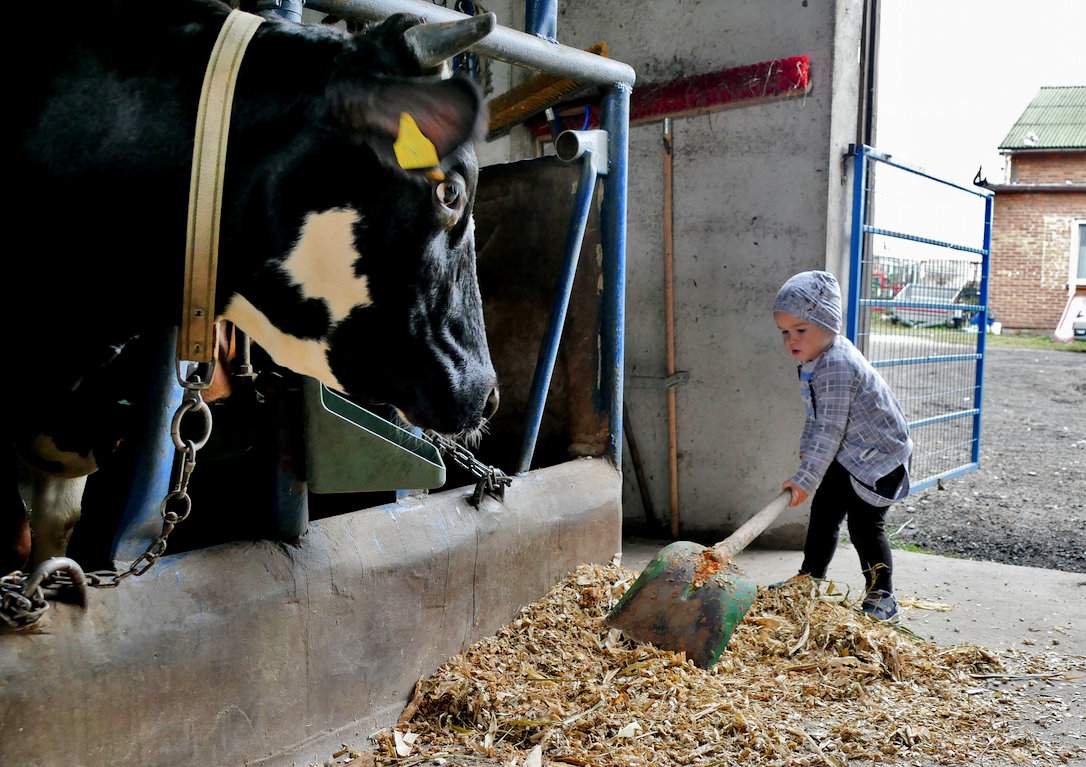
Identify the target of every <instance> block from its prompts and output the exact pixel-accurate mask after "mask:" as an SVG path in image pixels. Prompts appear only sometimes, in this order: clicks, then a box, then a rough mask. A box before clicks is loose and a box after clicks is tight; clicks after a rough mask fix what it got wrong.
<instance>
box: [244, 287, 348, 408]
mask: <svg viewBox="0 0 1086 767" xmlns="http://www.w3.org/2000/svg"><path fill="white" fill-rule="evenodd" d="M223 319H227V320H230V321H231V322H233V323H234V324H235V325H237V326H238V327H239V328H241V329H242V330H244V331H245V332H246V333H248V334H249V335H250V336H252V338H253V340H254V341H256V342H257V343H258V344H260V345H261V346H262V347H263V348H264V351H266V352H267V353H268V354H269V355H271V358H272V359H273V360H275V363H276V364H277V365H282V366H283V367H285V368H290V369H291V370H293V371H294V372H295V373H300V374H302V375H307V376H312V377H313V378H316V379H317V380H318V381H320V382H321V383H323V384H326V385H327V386H330V387H332V388H333V389H339V390H340V391H342V390H343V387H342V386H340V384H339V381H337V380H336V377H335V376H334V375H332V368H331V367H330V366H329V364H328V341H326V340H320V341H317V340H314V339H308V338H298V337H297V336H292V335H288V334H287V333H284V332H283V331H282V330H280V329H279V328H277V327H275V325H273V324H272V323H271V320H269V319H268V318H267V317H266V316H265V315H264V313H263V312H262V311H260V310H259V309H257V308H256V307H255V306H253V305H252V304H251V303H249V300H248V299H247V298H245V297H244V296H242V295H241V294H239V293H235V294H234V296H233V297H232V298H231V299H230V304H229V305H228V306H227V307H226V311H225V312H223Z"/></svg>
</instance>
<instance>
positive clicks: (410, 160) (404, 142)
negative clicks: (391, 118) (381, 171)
mask: <svg viewBox="0 0 1086 767" xmlns="http://www.w3.org/2000/svg"><path fill="white" fill-rule="evenodd" d="M392 150H393V151H394V152H395V153H396V162H398V163H399V164H400V167H401V168H403V169H404V170H418V169H419V168H432V167H434V166H435V165H439V164H440V163H441V160H440V159H439V158H438V156H437V149H436V148H435V147H434V142H432V141H430V139H428V138H426V136H424V135H422V131H421V130H419V126H418V124H417V123H416V122H415V118H413V117H412V116H411V115H409V114H408V113H407V112H400V135H399V137H397V139H396V143H395V144H393V145H392Z"/></svg>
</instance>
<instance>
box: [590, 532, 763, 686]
mask: <svg viewBox="0 0 1086 767" xmlns="http://www.w3.org/2000/svg"><path fill="white" fill-rule="evenodd" d="M707 550H708V549H707V548H706V547H705V546H700V545H698V544H696V543H691V542H689V541H678V542H676V543H672V544H670V545H668V546H666V547H665V548H663V549H661V550H660V553H659V554H657V555H656V558H655V559H653V560H652V561H651V562H649V564H648V566H646V567H645V569H644V570H643V571H642V572H641V575H640V576H638V578H637V580H636V581H634V584H633V586H631V587H630V590H629V591H627V592H626V593H625V594H624V595H623V596H622V599H620V600H619V602H618V604H616V605H615V607H614V609H612V610H611V613H610V614H609V615H608V616H607V624H608V625H609V626H613V627H614V628H618V629H621V630H622V631H623V633H625V634H626V635H627V636H629V637H631V638H633V639H636V640H637V641H639V642H651V643H652V644H654V645H656V646H657V647H661V648H663V649H665V650H673V651H675V652H679V651H682V652H685V653H686V657H687V658H688V659H690V660H691V661H693V662H694V664H695V665H697V666H699V667H701V668H711V667H712V666H713V665H714V664H715V663H716V662H717V661H718V660H720V656H721V654H722V653H723V652H724V649H725V648H726V647H727V646H728V640H730V639H731V636H732V633H733V632H734V631H735V627H736V626H737V625H739V622H740V621H741V620H743V616H744V615H746V614H747V610H749V609H750V606H751V605H752V604H753V603H754V597H755V595H756V594H757V591H758V588H757V586H756V585H755V584H754V583H753V582H751V581H749V580H747V579H745V578H743V577H742V576H741V574H740V573H739V571H738V570H737V569H736V568H735V566H734V565H729V566H728V567H726V568H723V569H721V570H720V571H719V572H716V573H715V574H713V575H710V576H709V577H708V578H707V579H706V580H705V582H704V583H703V584H701V585H700V586H695V585H694V576H695V572H696V571H697V568H698V565H699V564H701V563H703V561H704V558H703V553H704V552H706V551H707Z"/></svg>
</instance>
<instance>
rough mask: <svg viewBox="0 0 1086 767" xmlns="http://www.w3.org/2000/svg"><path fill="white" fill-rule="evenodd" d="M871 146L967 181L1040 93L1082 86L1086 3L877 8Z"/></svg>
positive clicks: (938, 1) (988, 169)
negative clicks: (873, 143) (873, 141)
mask: <svg viewBox="0 0 1086 767" xmlns="http://www.w3.org/2000/svg"><path fill="white" fill-rule="evenodd" d="M880 9H881V11H882V19H881V24H882V28H881V34H882V38H881V41H880V44H881V52H880V58H879V62H878V63H879V68H880V69H879V80H878V88H879V91H878V124H877V128H876V130H877V134H876V144H877V145H878V146H879V148H880V149H884V150H886V151H889V152H892V153H893V154H894V155H895V156H896V157H899V158H900V159H902V160H906V161H911V162H912V163H913V164H919V165H922V166H923V167H925V168H927V169H928V170H931V171H933V172H937V173H939V174H943V175H948V176H950V177H952V178H954V179H955V180H958V181H964V182H970V181H972V179H973V174H974V173H976V170H977V166H978V165H982V164H983V166H984V172H985V175H986V176H987V177H988V180H989V181H993V182H998V181H1001V180H1002V160H1001V158H1000V156H999V154H998V152H997V151H996V146H998V145H999V142H1000V141H1001V140H1002V139H1003V137H1004V136H1006V135H1007V131H1009V130H1010V127H1011V125H1013V124H1014V122H1015V120H1017V119H1018V116H1019V115H1021V114H1022V110H1023V109H1025V107H1026V105H1027V104H1028V103H1029V102H1030V100H1031V99H1032V98H1033V96H1034V95H1035V94H1036V93H1037V90H1038V89H1039V88H1040V87H1041V86H1042V85H1086V0H1013V1H1012V0H882V3H881V6H880Z"/></svg>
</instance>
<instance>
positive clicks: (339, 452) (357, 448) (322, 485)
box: [303, 378, 445, 493]
mask: <svg viewBox="0 0 1086 767" xmlns="http://www.w3.org/2000/svg"><path fill="white" fill-rule="evenodd" d="M303 392H304V398H305V443H306V444H305V452H306V481H307V482H308V483H309V489H310V490H312V491H313V492H314V493H355V492H363V491H372V490H398V489H401V488H412V489H426V490H431V489H433V488H435V487H441V486H442V485H443V484H445V464H444V463H442V461H441V455H440V454H439V453H438V452H437V448H435V447H434V446H433V445H431V444H430V443H429V442H427V441H425V440H422V439H419V438H418V437H416V436H415V435H414V434H412V433H411V432H409V431H405V430H404V429H401V428H400V427H399V426H396V425H395V424H393V423H390V422H389V421H386V420H385V419H383V418H380V417H378V416H376V415H374V414H373V413H371V412H370V411H368V410H366V409H365V408H361V407H359V406H358V405H356V404H354V403H353V402H351V401H350V400H348V399H346V398H344V397H341V396H340V395H338V394H336V393H335V392H334V391H332V390H331V389H329V388H328V387H326V386H325V385H324V384H322V383H320V382H319V381H317V380H315V379H313V378H307V379H305V382H304V384H303Z"/></svg>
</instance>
